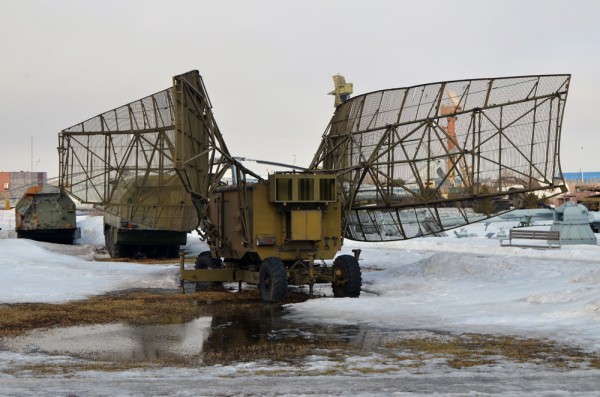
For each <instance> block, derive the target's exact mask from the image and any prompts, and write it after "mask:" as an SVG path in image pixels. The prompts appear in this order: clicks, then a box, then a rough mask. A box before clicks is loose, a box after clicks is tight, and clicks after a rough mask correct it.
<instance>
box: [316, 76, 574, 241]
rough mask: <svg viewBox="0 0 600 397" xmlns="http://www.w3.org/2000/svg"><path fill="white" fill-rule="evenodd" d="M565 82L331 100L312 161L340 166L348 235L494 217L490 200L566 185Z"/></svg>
mask: <svg viewBox="0 0 600 397" xmlns="http://www.w3.org/2000/svg"><path fill="white" fill-rule="evenodd" d="M569 81H570V75H540V76H523V77H509V78H494V79H477V80H461V81H448V82H441V83H434V84H426V85H420V86H414V87H408V88H399V89H389V90H383V91H377V92H372V93H369V94H365V95H361V96H357V97H354V98H352V99H350V100H348V101H346V102H344V103H343V104H341V105H340V106H339V107H337V109H336V111H335V114H334V116H333V118H332V120H331V122H330V124H329V126H328V128H327V130H326V131H325V134H324V136H323V141H322V142H321V145H320V147H319V149H318V151H317V153H316V154H315V157H314V159H313V161H312V164H311V167H310V168H312V169H325V170H334V171H336V172H338V173H339V175H340V181H341V184H342V187H343V189H342V190H343V200H344V206H345V209H346V211H345V225H344V233H345V236H346V237H347V238H350V239H354V240H364V241H381V240H400V239H407V238H412V237H417V236H421V235H425V234H431V233H437V232H440V231H443V230H446V229H448V228H451V227H456V226H460V225H465V224H468V223H471V222H473V221H476V220H481V219H484V218H486V217H489V216H492V215H495V214H497V212H496V210H495V209H494V208H493V205H494V204H493V202H492V200H493V199H495V198H498V197H503V196H506V195H507V194H510V195H516V194H526V193H530V192H538V191H541V192H545V194H546V195H548V196H549V195H552V194H555V193H556V192H558V191H559V190H561V189H563V190H564V188H565V187H564V181H563V180H562V179H557V178H556V177H560V176H561V175H562V172H561V169H560V161H559V143H560V133H561V125H562V119H563V112H564V107H565V101H566V98H567V92H568V87H569ZM509 189H510V192H509V191H508V190H509ZM482 209H483V210H482ZM476 211H479V213H478V212H476Z"/></svg>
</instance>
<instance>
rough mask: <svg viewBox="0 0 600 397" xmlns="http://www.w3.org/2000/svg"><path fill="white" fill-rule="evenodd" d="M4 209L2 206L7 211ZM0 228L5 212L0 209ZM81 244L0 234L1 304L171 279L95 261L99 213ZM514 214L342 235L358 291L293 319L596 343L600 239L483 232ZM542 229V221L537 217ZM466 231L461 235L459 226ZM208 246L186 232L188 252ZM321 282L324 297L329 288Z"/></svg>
mask: <svg viewBox="0 0 600 397" xmlns="http://www.w3.org/2000/svg"><path fill="white" fill-rule="evenodd" d="M6 212H8V211H6ZM0 219H1V223H0V227H2V229H3V232H6V231H7V230H10V228H11V226H10V215H7V214H2V211H0ZM78 224H79V227H81V229H82V236H81V239H80V240H79V241H78V244H79V245H78V246H75V247H73V248H71V249H68V248H65V246H56V245H53V244H43V243H38V242H34V241H30V240H25V239H15V238H11V237H9V236H8V235H7V234H2V235H0V237H2V238H0V271H1V272H2V277H0V303H16V302H63V301H67V300H73V299H84V298H86V297H88V296H90V295H94V294H101V293H105V292H109V291H113V290H120V289H126V288H140V287H148V288H176V287H177V285H178V265H177V263H175V262H174V263H173V264H168V265H141V264H134V263H119V262H96V261H93V260H91V258H90V252H93V250H97V249H98V248H99V247H102V245H103V241H104V239H103V237H102V218H101V217H90V218H81V219H80V220H78ZM515 225H516V223H497V224H491V225H489V226H488V227H485V226H484V225H483V224H475V225H472V226H469V227H468V228H467V231H468V232H469V234H471V237H464V238H457V236H456V235H454V234H452V233H449V234H448V236H446V237H425V238H420V239H415V240H409V241H400V242H386V243H356V242H350V241H346V244H345V245H344V247H343V250H342V252H341V253H342V254H352V249H356V248H358V249H361V250H362V254H361V261H360V263H361V268H362V271H363V293H362V294H361V297H360V298H358V299H354V298H352V299H351V298H347V299H330V298H321V299H313V300H309V301H307V302H304V303H300V304H292V305H288V306H287V313H288V317H289V318H290V319H294V320H299V321H311V322H320V323H323V322H325V323H336V324H357V323H360V324H364V325H370V326H375V327H386V328H391V329H396V330H399V329H415V328H416V329H432V330H442V331H444V330H445V331H455V332H490V333H497V332H500V333H510V334H517V335H523V336H538V337H549V338H552V339H555V340H559V341H564V342H568V343H573V344H576V345H579V346H581V347H584V348H586V349H589V350H595V351H599V350H600V283H599V281H600V246H596V245H593V246H592V245H563V246H562V248H560V249H531V248H517V247H500V243H499V241H498V240H497V239H494V238H487V237H486V235H490V233H497V232H498V231H499V230H500V228H509V227H511V226H515ZM537 227H540V228H544V227H547V226H544V225H540V226H537ZM463 235H465V234H464V233H463ZM205 249H206V246H205V245H204V244H203V243H201V242H200V241H199V239H198V238H197V236H196V235H193V234H190V235H189V238H188V245H187V246H186V251H187V253H188V255H190V256H191V255H197V254H198V253H199V252H201V251H203V250H205ZM319 291H323V292H325V293H326V294H327V295H329V296H331V289H330V288H329V287H327V286H325V287H321V288H320V289H319Z"/></svg>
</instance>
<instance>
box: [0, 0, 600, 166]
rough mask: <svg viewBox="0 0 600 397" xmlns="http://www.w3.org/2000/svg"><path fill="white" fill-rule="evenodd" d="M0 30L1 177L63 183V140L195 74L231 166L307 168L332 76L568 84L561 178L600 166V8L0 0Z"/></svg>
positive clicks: (363, 86) (401, 82)
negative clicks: (548, 78)
mask: <svg viewBox="0 0 600 397" xmlns="http://www.w3.org/2000/svg"><path fill="white" fill-rule="evenodd" d="M0 33H1V34H0V37H1V39H0V54H1V55H2V61H1V62H0V93H1V96H0V170H3V171H20V170H23V171H30V170H31V169H32V164H33V170H34V171H46V172H48V175H49V176H56V175H58V154H57V150H56V147H57V145H58V133H59V132H60V130H62V129H64V128H67V127H70V126H72V125H74V124H76V123H79V122H81V121H83V120H86V119H88V118H90V117H93V116H96V115H97V114H99V113H102V112H104V111H107V110H110V109H113V108H115V107H118V106H121V105H124V104H126V103H128V102H131V101H134V100H137V99H139V98H142V97H144V96H147V95H149V94H152V93H155V92H157V91H160V90H163V89H165V88H168V87H170V86H171V84H172V76H174V75H176V74H180V73H184V72H186V71H189V70H192V69H197V70H199V71H200V74H201V75H202V76H203V78H204V81H205V84H206V87H207V90H208V93H209V95H210V97H211V100H212V103H213V111H214V113H215V117H216V119H217V123H218V124H219V127H220V129H221V131H222V132H223V134H224V138H225V141H226V143H227V145H228V147H229V149H230V151H231V153H232V154H233V155H235V156H246V157H250V158H257V159H262V160H269V161H277V162H284V163H293V162H295V163H296V164H298V165H307V164H308V163H309V162H310V160H311V159H312V156H313V154H314V152H315V150H316V149H317V147H318V145H319V142H320V140H321V135H322V134H323V131H324V130H325V128H326V126H327V123H328V121H329V119H330V118H331V115H332V113H333V110H334V108H333V97H332V96H328V95H326V94H327V93H328V92H329V91H331V90H332V88H333V82H332V79H331V76H332V75H334V74H337V73H340V74H342V75H344V76H345V77H346V80H347V81H349V82H352V83H353V84H354V92H355V94H361V93H366V92H370V91H374V90H379V89H385V88H396V87H405V86H412V85H418V84H424V83H430V82H437V81H443V80H457V79H469V78H487V77H501V76H515V75H528V74H555V73H570V74H572V75H573V79H572V84H571V89H570V92H569V98H568V101H567V108H566V112H565V120H564V123H563V141H562V166H563V171H565V172H571V171H579V170H580V169H583V171H600V160H598V158H599V156H598V151H599V149H600V128H599V126H598V119H597V114H598V112H599V111H600V110H599V109H600V1H595V0H589V1H585V0H580V1H576V0H573V1H548V0H539V1H537V0H530V1H525V0H518V1H507V0H502V1H495V2H491V1H470V0H454V1H447V0H444V1H438V0H429V1H428V0H425V1H424V0H420V1H378V0H370V1H364V0H363V1H360V2H359V1H349V0H342V1H325V0H302V1H281V0H280V1H267V0H264V1H253V0H245V1H198V0H196V1H177V0H170V1H150V0H140V1H125V0H114V1H109V0H102V1H94V0H86V1H80V0H72V1H68V0H53V1H42V0H40V1H31V0H18V1H17V0H12V1H10V0H0ZM32 142H33V145H32ZM32 147H33V156H32V154H31V153H32ZM258 167H264V166H258ZM257 171H258V172H260V171H262V170H260V169H257Z"/></svg>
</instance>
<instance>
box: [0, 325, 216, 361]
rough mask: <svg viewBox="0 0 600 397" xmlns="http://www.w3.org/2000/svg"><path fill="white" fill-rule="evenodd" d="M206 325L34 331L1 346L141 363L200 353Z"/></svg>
mask: <svg viewBox="0 0 600 397" xmlns="http://www.w3.org/2000/svg"><path fill="white" fill-rule="evenodd" d="M210 324H211V318H210V317H200V318H198V319H196V320H194V321H191V322H189V323H186V324H169V325H145V326H135V325H128V324H107V325H90V326H78V327H65V328H55V329H51V330H45V331H42V330H34V331H32V332H30V333H28V334H26V335H24V336H20V337H16V338H6V339H5V340H3V341H2V345H3V347H4V348H6V349H8V350H12V351H18V352H42V353H50V354H60V355H64V354H68V355H72V356H77V357H84V358H89V359H96V360H103V361H114V360H119V361H123V360H127V361H139V362H142V361H151V360H155V359H157V358H162V357H169V356H185V355H195V354H199V353H201V352H202V346H203V343H204V341H205V340H206V338H207V337H208V335H209V334H210Z"/></svg>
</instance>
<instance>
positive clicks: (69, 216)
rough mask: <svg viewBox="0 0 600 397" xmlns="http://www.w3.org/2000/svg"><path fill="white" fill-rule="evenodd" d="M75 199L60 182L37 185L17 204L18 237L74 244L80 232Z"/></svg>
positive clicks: (16, 222)
mask: <svg viewBox="0 0 600 397" xmlns="http://www.w3.org/2000/svg"><path fill="white" fill-rule="evenodd" d="M76 216H77V214H76V212H75V203H74V202H73V200H72V199H71V198H70V197H69V196H68V195H67V193H66V192H65V191H64V190H62V189H60V188H58V187H56V186H33V187H30V188H29V189H27V190H26V191H25V194H24V195H23V197H21V198H20V199H19V200H18V201H17V204H16V205H15V230H16V232H17V237H18V238H28V239H32V240H37V241H47V242H52V243H60V244H73V240H74V239H75V237H76V232H77V219H76Z"/></svg>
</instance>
